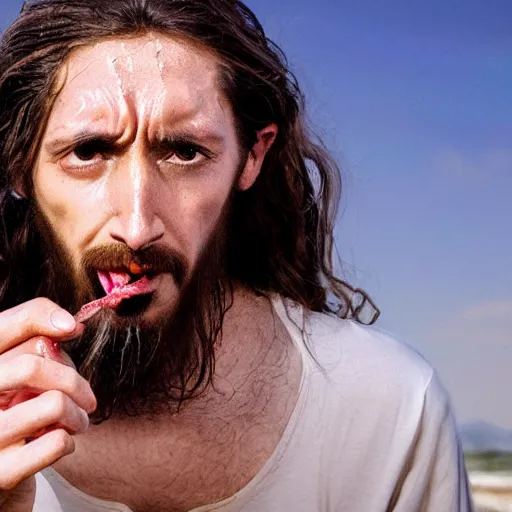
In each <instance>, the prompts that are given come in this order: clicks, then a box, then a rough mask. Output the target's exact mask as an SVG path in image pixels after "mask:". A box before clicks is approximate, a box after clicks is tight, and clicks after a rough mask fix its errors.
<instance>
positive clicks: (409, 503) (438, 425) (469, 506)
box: [389, 373, 474, 512]
mask: <svg viewBox="0 0 512 512" xmlns="http://www.w3.org/2000/svg"><path fill="white" fill-rule="evenodd" d="M389 510H392V511H393V512H412V511H417V512H440V511H443V512H473V511H474V507H473V501H472V498H471V492H470V488H469V483H468V477H467V473H466V468H465V464H464V456H463V453H462V448H461V444H460V439H459V436H458V432H457V426H456V423H455V419H454V415H453V412H452V408H451V404H450V401H449V398H448V394H447V392H446V391H445V389H444V388H443V386H442V385H441V383H440V382H439V380H438V378H437V376H436V375H435V373H434V374H433V376H432V379H431V380H430V382H429V384H428V387H427V389H426V392H425V402H424V407H423V414H422V417H421V422H420V425H419V426H418V431H417V434H416V438H415V443H414V444H413V446H412V449H411V454H410V457H409V462H408V465H407V467H406V468H404V471H403V474H402V475H401V480H400V483H399V485H398V486H397V489H396V490H395V494H394V499H393V501H392V503H391V506H390V507H389Z"/></svg>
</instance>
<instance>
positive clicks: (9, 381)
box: [0, 354, 97, 413]
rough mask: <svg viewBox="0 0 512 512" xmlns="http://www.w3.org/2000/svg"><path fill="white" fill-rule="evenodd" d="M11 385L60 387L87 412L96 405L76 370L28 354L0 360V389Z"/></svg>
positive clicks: (38, 388) (35, 388)
mask: <svg viewBox="0 0 512 512" xmlns="http://www.w3.org/2000/svg"><path fill="white" fill-rule="evenodd" d="M15 389H20V390H22V389H25V390H30V391H37V392H44V391H49V390H51V389H55V390H57V391H62V392H63V393H65V394H66V395H68V396H69V397H70V398H71V399H72V400H73V401H74V402H76V404H77V405H79V406H80V407H81V408H82V409H84V410H85V411H87V412H88V413H91V412H93V411H94V410H95V409H96V405H97V404H96V397H95V396H94V393H93V392H92V389H91V386H90V384H89V383H88V382H87V381H86V380H85V379H84V378H83V377H82V376H81V375H79V373H78V372H77V371H76V370H74V369H73V368H70V367H69V366H66V365H63V364H60V363H57V362H55V361H52V360H51V359H44V358H42V357H38V356H33V355H30V354H25V355H21V356H18V357H17V358H15V359H13V360H12V361H10V362H9V363H7V364H0V393H1V392H3V391H11V390H15Z"/></svg>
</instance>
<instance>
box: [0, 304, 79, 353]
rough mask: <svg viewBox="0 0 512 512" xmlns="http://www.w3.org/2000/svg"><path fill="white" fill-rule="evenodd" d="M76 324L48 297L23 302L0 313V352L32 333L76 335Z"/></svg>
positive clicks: (56, 337)
mask: <svg viewBox="0 0 512 512" xmlns="http://www.w3.org/2000/svg"><path fill="white" fill-rule="evenodd" d="M77 325H78V324H77V322H76V321H75V319H74V318H73V316H72V315H71V314H70V313H68V312H67V311H65V310H64V309H62V308H60V307H59V306H57V304H55V303H53V302H52V301H50V300H48V299H45V298H42V297H39V298H37V299H33V300H30V301H28V302H24V303H23V304H20V305H19V306H16V307H14V308H11V309H8V310H6V311H3V312H2V313H0V353H2V352H5V351H6V350H8V349H10V348H13V347H15V346H16V345H19V344H20V343H22V342H23V341H27V340H28V339H29V338H32V337H33V336H38V335H42V336H48V337H50V338H52V339H62V338H68V339H69V337H73V336H74V335H75V332H76V331H77Z"/></svg>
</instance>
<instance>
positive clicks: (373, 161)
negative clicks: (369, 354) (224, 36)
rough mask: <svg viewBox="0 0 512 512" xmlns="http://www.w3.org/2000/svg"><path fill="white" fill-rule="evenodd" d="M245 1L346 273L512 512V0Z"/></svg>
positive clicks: (9, 4) (488, 499) (481, 495)
mask: <svg viewBox="0 0 512 512" xmlns="http://www.w3.org/2000/svg"><path fill="white" fill-rule="evenodd" d="M21 4H22V2H21V0H1V4H0V20H1V22H2V25H1V28H2V29H3V28H5V27H6V26H7V25H8V24H9V23H10V22H12V21H13V20H14V18H15V16H16V14H17V13H18V12H19V9H20V7H21ZM247 4H248V5H249V7H250V8H251V9H253V10H254V12H255V13H256V15H257V16H258V17H259V19H260V21H261V22H262V24H263V26H264V27H265V29H266V31H267V33H268V35H269V36H270V37H271V38H272V39H273V40H274V41H275V42H277V43H278V44H279V45H280V46H281V47H282V49H283V50H284V52H285V54H286V55H287V57H288V59H289V61H290V64H291V67H292V70H293V71H294V72H295V74H296V75H297V77H298V78H299V81H300V83H301V84H302V87H303V88H304V91H305V93H306V97H307V100H308V115H309V118H310V119H311V122H312V125H313V127H314V129H315V130H316V132H317V133H318V134H319V135H320V136H321V137H322V138H323V140H324V142H325V143H326V145H327V146H328V148H329V149H330V150H332V151H333V153H334V154H335V156H336V157H337V159H338V161H339V162H340V164H341V166H342V170H343V176H344V192H343V200H342V208H341V211H340V216H339V222H338V225H337V229H336V236H337V244H338V250H339V253H340V256H341V259H342V261H343V266H342V269H343V275H344V277H345V278H346V279H347V280H348V281H350V282H351V283H352V284H354V285H357V286H359V287H362V288H364V289H365V290H366V291H367V292H369V293H370V295H371V296H372V298H373V299H374V300H375V302H376V303H377V305H378V307H379V308H380V309H381V311H382V315H381V318H380V319H379V321H378V323H377V327H379V328H380V329H383V330H386V331H389V332H391V333H392V334H393V335H394V336H396V337H397V338H398V339H400V340H402V341H404V342H405V343H407V344H409V345H411V346H412V347H414V348H415V349H416V350H417V351H419V352H420V353H421V354H423V355H424V357H425V358H426V359H428V360H429V361H430V363H431V364H432V365H433V366H434V367H435V368H436V369H437V370H438V373H439V375H440V377H441V380H442V381H443V382H444V384H445V387H446V388H447V390H448V392H449V393H450V396H451V397H452V402H453V405H454V409H455V412H456V416H457V420H458V422H459V427H460V431H461V436H462V441H463V446H464V449H465V452H466V461H467V465H468V469H469V470H470V471H471V480H472V484H473V489H474V492H475V496H476V499H477V502H478V503H479V507H480V510H496V511H498V510H503V511H505V510H512V476H510V475H512V455H510V454H511V453H512V397H511V391H512V272H511V270H510V265H511V264H512V236H511V235H510V229H509V223H510V221H511V220H512V201H511V194H512V2H511V1H510V0H430V1H428V2H427V1H424V2H411V1H406V0H388V1H387V2H379V1H378V0H346V1H333V0H315V1H313V0H279V1H276V0H247Z"/></svg>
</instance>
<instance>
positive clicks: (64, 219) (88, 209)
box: [34, 172, 102, 259]
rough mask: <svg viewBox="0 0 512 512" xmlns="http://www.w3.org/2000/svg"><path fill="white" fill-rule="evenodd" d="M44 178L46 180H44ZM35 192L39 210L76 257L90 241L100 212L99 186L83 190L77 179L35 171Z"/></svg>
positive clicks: (74, 257)
mask: <svg viewBox="0 0 512 512" xmlns="http://www.w3.org/2000/svg"><path fill="white" fill-rule="evenodd" d="M43 177H44V179H43ZM34 192H35V199H36V202H37V205H38V208H39V210H40V211H41V213H43V215H44V216H45V218H46V219H47V221H48V222H49V223H50V226H51V227H52V228H53V230H54V232H55V233H56V234H57V235H58V237H59V238H60V239H61V242H62V243H63V244H64V246H65V247H66V248H67V249H68V251H69V252H70V254H71V255H72V257H73V259H76V258H78V256H79V251H80V248H81V247H82V246H83V245H84V244H85V243H86V242H87V232H88V230H90V228H91V226H92V225H94V223H95V217H97V216H98V214H99V212H100V211H101V208H100V205H101V204H102V198H101V197H98V195H100V196H101V194H98V190H97V188H95V189H94V190H84V189H83V187H79V186H78V185H77V183H76V181H74V180H73V181H72V180H68V179H65V178H62V177H57V176H55V175H54V174H53V173H51V172H48V173H45V174H44V176H43V173H38V172H36V173H35V174H34Z"/></svg>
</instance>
